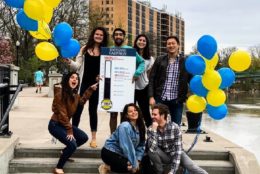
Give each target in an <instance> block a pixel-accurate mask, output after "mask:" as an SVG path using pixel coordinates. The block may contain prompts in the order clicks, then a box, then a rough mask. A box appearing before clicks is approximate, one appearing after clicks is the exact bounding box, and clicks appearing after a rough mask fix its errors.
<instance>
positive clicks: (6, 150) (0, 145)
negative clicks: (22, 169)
mask: <svg viewBox="0 0 260 174" xmlns="http://www.w3.org/2000/svg"><path fill="white" fill-rule="evenodd" d="M18 142H19V138H18V137H17V136H14V135H13V136H12V137H11V138H2V137H0V174H8V168H9V161H10V160H11V159H13V157H14V149H15V146H16V145H17V144H18Z"/></svg>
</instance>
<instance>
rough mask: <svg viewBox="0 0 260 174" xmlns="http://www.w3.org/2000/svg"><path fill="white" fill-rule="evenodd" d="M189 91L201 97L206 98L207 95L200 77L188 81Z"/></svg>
mask: <svg viewBox="0 0 260 174" xmlns="http://www.w3.org/2000/svg"><path fill="white" fill-rule="evenodd" d="M190 90H191V91H192V92H193V93H194V94H196V95H198V96H201V97H206V96H207V94H208V90H207V89H206V88H205V87H204V86H203V84H202V77H201V76H200V75H196V76H194V77H192V79H191V81H190Z"/></svg>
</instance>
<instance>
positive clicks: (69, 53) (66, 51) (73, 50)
mask: <svg viewBox="0 0 260 174" xmlns="http://www.w3.org/2000/svg"><path fill="white" fill-rule="evenodd" d="M79 50H80V44H79V42H78V41H77V40H76V39H70V41H69V43H68V44H67V45H65V46H62V47H61V56H62V57H64V58H72V57H74V56H76V55H77V54H78V52H79Z"/></svg>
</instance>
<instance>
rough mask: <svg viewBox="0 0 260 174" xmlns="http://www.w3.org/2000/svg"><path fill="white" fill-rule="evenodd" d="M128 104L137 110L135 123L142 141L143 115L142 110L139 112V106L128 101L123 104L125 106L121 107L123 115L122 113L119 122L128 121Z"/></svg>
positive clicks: (143, 129)
mask: <svg viewBox="0 0 260 174" xmlns="http://www.w3.org/2000/svg"><path fill="white" fill-rule="evenodd" d="M130 106H133V107H134V108H135V109H136V110H137V112H138V118H137V120H136V125H137V126H138V129H139V133H140V142H144V141H145V125H144V119H143V115H142V112H141V110H140V108H139V107H138V106H136V104H134V103H129V104H126V105H125V107H124V109H123V115H122V119H121V122H123V121H128V122H130V120H129V118H128V117H127V112H128V108H129V107H130Z"/></svg>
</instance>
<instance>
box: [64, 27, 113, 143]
mask: <svg viewBox="0 0 260 174" xmlns="http://www.w3.org/2000/svg"><path fill="white" fill-rule="evenodd" d="M107 43H108V34H107V32H106V30H105V28H103V27H97V28H95V29H94V30H93V31H92V32H91V34H90V36H89V39H88V42H87V44H86V45H85V46H83V47H82V48H81V50H80V52H79V54H78V56H77V57H76V61H73V60H67V62H68V64H69V65H70V67H71V69H72V70H75V71H77V72H78V73H79V74H80V77H81V78H82V83H81V85H80V96H82V94H83V93H84V91H85V90H86V89H87V88H88V87H89V86H90V85H92V84H93V83H95V82H96V81H97V77H98V75H99V69H100V68H99V67H100V51H101V50H100V48H101V47H106V46H107ZM97 106H98V90H96V91H95V92H94V93H93V95H92V96H91V98H90V99H89V107H88V111H89V120H90V121H89V122H90V128H91V134H92V139H91V142H90V147H92V148H96V147H97V143H96V133H97V123H98V117H97ZM82 111H83V107H82V106H79V107H78V109H77V112H76V114H75V116H74V117H73V119H72V124H73V125H74V126H77V127H78V125H79V122H80V117H81V113H82Z"/></svg>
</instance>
